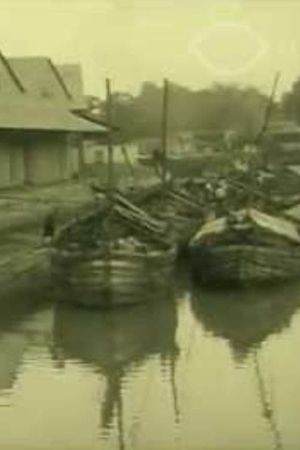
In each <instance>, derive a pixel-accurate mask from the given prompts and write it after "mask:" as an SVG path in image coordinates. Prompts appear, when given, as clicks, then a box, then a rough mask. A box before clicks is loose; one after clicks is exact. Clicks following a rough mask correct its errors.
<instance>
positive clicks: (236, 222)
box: [189, 208, 300, 284]
mask: <svg viewBox="0 0 300 450" xmlns="http://www.w3.org/2000/svg"><path fill="white" fill-rule="evenodd" d="M189 251H190V255H191V261H192V267H193V270H194V273H195V274H196V276H197V278H199V280H201V281H203V282H210V283H222V284H223V283H241V284H244V283H248V282H267V281H272V282H273V281H280V280H281V281H282V280H286V279H289V278H297V277H298V276H299V275H300V235H299V233H298V230H297V228H296V226H295V225H294V224H293V223H292V222H290V221H288V220H285V219H281V218H278V217H274V216H270V215H268V214H265V213H262V212H261V211H258V210H256V209H252V208H250V209H243V210H240V211H236V212H231V213H230V214H228V216H227V217H221V218H219V219H215V220H212V221H209V222H207V223H206V224H205V225H204V226H203V227H202V228H201V229H200V230H199V231H198V232H197V233H196V235H195V236H194V237H193V239H192V240H191V241H190V243H189Z"/></svg>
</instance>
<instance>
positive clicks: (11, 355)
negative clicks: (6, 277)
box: [0, 289, 44, 393]
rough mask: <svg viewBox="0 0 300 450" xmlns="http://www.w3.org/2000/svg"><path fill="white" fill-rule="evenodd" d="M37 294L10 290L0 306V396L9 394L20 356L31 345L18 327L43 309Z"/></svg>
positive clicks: (21, 356) (39, 295)
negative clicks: (5, 393)
mask: <svg viewBox="0 0 300 450" xmlns="http://www.w3.org/2000/svg"><path fill="white" fill-rule="evenodd" d="M42 300H43V296H42V295H41V291H39V292H37V291H34V292H33V290H31V291H30V292H28V291H23V295H20V291H19V290H16V291H15V290H13V289H12V290H10V291H9V295H7V296H5V297H4V296H2V297H1V302H0V392H1V393H3V392H9V391H11V390H12V388H13V386H14V383H15V381H16V379H17V376H18V373H19V372H20V367H21V365H22V362H23V356H24V353H25V351H26V349H27V348H28V345H29V343H31V342H32V339H33V336H32V333H31V331H30V330H24V327H23V328H22V325H23V324H24V322H26V320H29V319H30V318H31V316H32V315H33V313H34V314H37V312H38V311H40V310H42V309H43V308H44V302H43V301H42Z"/></svg>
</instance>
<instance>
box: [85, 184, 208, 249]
mask: <svg viewBox="0 0 300 450" xmlns="http://www.w3.org/2000/svg"><path fill="white" fill-rule="evenodd" d="M93 190H94V192H95V194H96V196H97V198H98V200H100V201H101V200H102V201H105V197H106V191H105V190H103V189H101V188H100V187H96V186H94V187H93ZM202 193H203V189H202V185H200V184H199V185H197V183H196V182H194V183H192V182H191V181H190V180H188V179H187V180H177V181H176V182H175V183H172V184H170V185H168V186H167V187H163V186H162V184H161V183H157V184H155V185H151V186H143V187H141V188H134V189H131V190H130V191H129V190H127V191H126V193H125V194H123V193H121V191H117V194H116V195H119V196H122V195H123V197H124V196H125V195H126V198H128V199H130V201H131V202H132V203H134V204H135V205H138V207H139V208H142V209H143V210H144V211H145V212H147V214H149V215H150V216H151V217H153V218H156V220H157V221H159V222H160V223H164V224H165V229H166V230H168V233H169V235H170V236H169V237H170V239H172V240H173V241H174V242H176V245H177V249H178V251H179V252H181V251H183V250H184V249H185V248H186V247H187V244H188V242H189V240H190V239H191V237H192V236H193V235H194V234H195V232H196V231H197V229H198V228H199V224H200V223H203V221H204V217H205V215H206V210H207V202H206V198H205V197H204V196H203V195H202Z"/></svg>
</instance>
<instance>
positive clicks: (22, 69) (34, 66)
mask: <svg viewBox="0 0 300 450" xmlns="http://www.w3.org/2000/svg"><path fill="white" fill-rule="evenodd" d="M7 61H8V63H9V65H10V67H11V68H12V70H13V72H14V73H15V74H16V76H17V77H18V78H19V79H20V80H22V84H23V86H24V88H25V90H26V93H27V94H28V95H30V96H32V97H34V98H36V99H42V100H44V101H47V100H48V101H52V102H53V101H57V102H64V103H67V102H70V101H71V100H72V95H71V93H70V91H69V89H68V87H67V86H66V84H65V82H64V80H63V78H62V77H61V75H60V72H59V71H58V70H57V68H56V67H55V65H54V64H53V63H52V61H51V59H49V58H47V57H44V56H36V57H24V58H7Z"/></svg>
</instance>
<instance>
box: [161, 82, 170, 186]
mask: <svg viewBox="0 0 300 450" xmlns="http://www.w3.org/2000/svg"><path fill="white" fill-rule="evenodd" d="M168 119H169V83H168V80H167V79H166V78H165V79H164V84H163V100H162V123H161V157H162V161H161V162H162V185H163V188H165V187H166V184H167V150H168Z"/></svg>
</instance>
